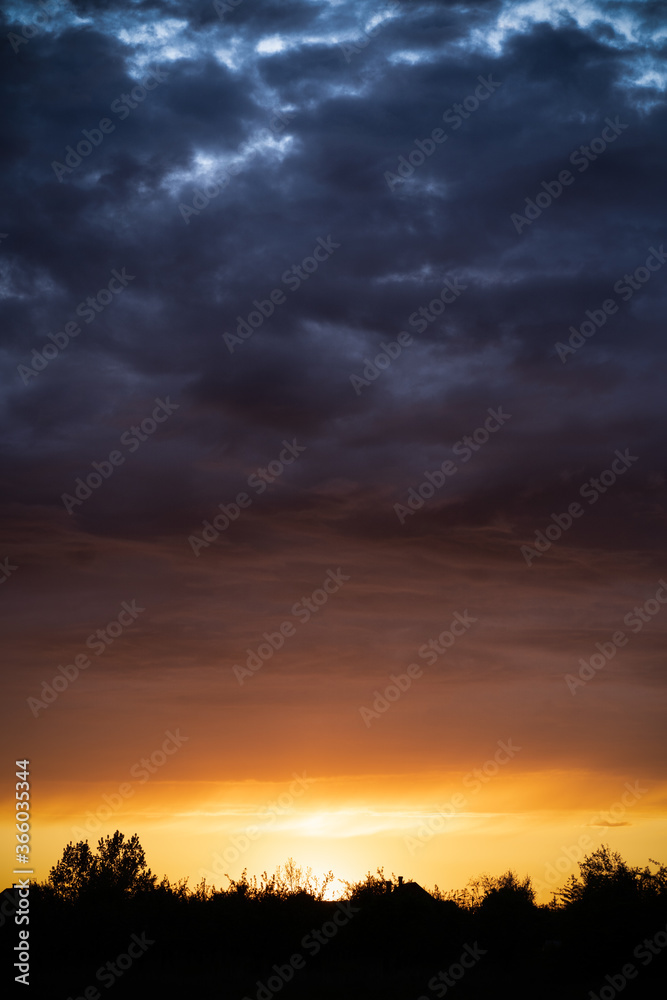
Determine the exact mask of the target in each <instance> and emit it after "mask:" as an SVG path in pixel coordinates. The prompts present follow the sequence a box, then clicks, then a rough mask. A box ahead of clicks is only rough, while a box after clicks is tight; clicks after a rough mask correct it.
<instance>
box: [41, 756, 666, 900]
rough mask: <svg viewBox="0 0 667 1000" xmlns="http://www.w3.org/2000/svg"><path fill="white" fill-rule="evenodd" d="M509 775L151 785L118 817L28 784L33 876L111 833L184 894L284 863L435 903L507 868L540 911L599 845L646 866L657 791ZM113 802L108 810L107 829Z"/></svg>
mask: <svg viewBox="0 0 667 1000" xmlns="http://www.w3.org/2000/svg"><path fill="white" fill-rule="evenodd" d="M509 766H510V764H508V765H507V766H506V772H505V773H503V772H499V774H498V775H497V776H496V777H495V778H494V779H492V780H489V782H488V784H486V785H485V786H484V787H481V788H479V789H477V790H475V789H474V788H473V789H471V788H465V787H464V786H463V785H462V780H463V779H464V778H465V777H466V775H465V774H464V773H456V774H454V773H452V774H449V775H422V774H401V775H384V776H369V775H355V776H335V777H330V778H314V779H312V784H309V785H307V787H305V788H303V789H302V791H301V794H299V795H293V794H292V795H291V793H290V791H289V789H290V788H292V789H293V790H294V791H296V789H297V788H298V787H299V786H298V784H297V783H296V782H295V779H294V778H292V777H291V776H288V779H287V780H286V781H285V782H280V783H278V782H257V781H244V782H227V783H222V782H193V783H190V784H188V785H187V786H185V785H184V784H183V783H181V782H169V781H159V780H153V781H152V782H146V783H145V784H144V785H143V786H139V787H138V788H136V790H135V794H133V795H131V796H127V797H126V798H125V799H123V801H122V803H121V804H120V805H119V804H118V799H121V798H122V796H120V795H119V792H118V788H114V787H113V786H109V785H102V784H91V783H81V784H80V785H77V786H74V785H73V784H71V783H62V784H60V785H57V784H54V785H53V787H48V788H47V787H41V788H40V783H39V782H37V783H36V790H35V802H36V803H37V802H38V803H39V805H38V808H39V814H40V819H39V823H37V824H35V828H34V829H35V833H34V842H33V852H34V857H36V858H38V859H39V864H38V868H37V871H36V877H37V878H45V877H46V875H47V874H48V870H49V868H50V867H51V865H52V864H54V863H55V862H56V861H57V860H58V858H59V857H60V855H61V853H62V849H63V847H64V846H65V844H66V843H68V842H69V841H70V840H71V841H74V842H76V841H78V840H85V839H87V840H88V841H89V843H91V845H93V844H96V843H97V840H98V839H99V837H101V836H105V835H107V834H111V833H113V831H114V830H116V829H120V830H121V831H122V832H124V833H126V835H130V834H132V833H134V832H138V833H139V836H140V840H141V843H142V845H143V846H144V848H145V850H146V855H147V860H148V863H149V866H150V867H151V869H152V870H153V872H154V873H155V874H157V875H158V877H162V875H163V874H165V873H166V874H167V875H168V877H169V878H170V879H171V880H172V881H177V880H178V879H180V878H183V877H188V879H189V885H190V887H193V886H194V885H196V884H197V883H198V882H200V881H201V879H202V878H205V879H206V881H207V883H208V884H214V885H215V886H216V887H217V888H226V886H227V885H228V880H227V879H226V878H225V875H229V876H230V877H231V878H234V879H237V878H238V877H239V876H240V875H241V873H242V871H243V870H244V869H246V868H247V870H248V875H249V876H250V877H252V876H253V875H256V876H258V877H259V876H261V874H262V872H264V871H266V872H268V873H269V874H271V873H273V872H274V871H275V869H276V868H277V866H278V865H284V863H285V861H286V859H287V858H288V857H293V858H294V860H295V862H296V863H297V864H298V865H300V866H301V867H302V868H304V869H306V868H307V867H310V868H312V870H313V874H314V875H316V876H318V877H321V876H322V874H323V873H325V872H327V871H328V870H329V869H331V870H333V873H334V876H335V877H336V881H335V882H334V883H333V886H332V888H331V889H330V894H331V893H334V894H338V893H340V892H341V891H343V889H344V886H343V884H342V883H343V882H345V881H348V882H356V881H359V880H360V879H362V878H363V877H364V876H365V874H366V872H367V871H371V872H372V873H375V871H376V869H377V868H378V867H380V868H383V869H384V872H385V875H386V876H387V877H390V876H391V874H392V873H395V874H396V875H399V874H400V875H403V876H404V877H405V878H406V879H414V880H415V881H418V882H420V883H421V884H422V885H424V887H425V888H427V889H433V887H434V885H435V884H437V885H438V886H439V888H440V889H441V890H444V891H448V890H453V889H461V888H463V887H464V886H465V884H466V883H467V882H468V880H469V879H470V878H471V877H474V876H475V875H479V874H481V873H482V872H487V873H489V874H492V875H500V874H502V873H503V872H504V871H506V870H507V869H508V868H511V869H513V870H515V871H516V872H517V874H519V875H520V876H521V877H523V876H524V875H526V874H529V875H530V876H531V877H532V879H533V883H534V886H535V887H536V889H537V890H538V891H537V898H538V902H542V903H544V902H548V901H549V899H550V898H551V891H552V889H554V888H556V887H557V886H559V885H562V884H563V883H564V881H565V879H566V878H567V877H568V876H569V875H570V874H576V873H577V872H578V867H577V865H576V860H577V858H578V857H583V854H585V853H588V854H589V853H591V851H592V850H594V849H595V848H596V847H598V846H599V845H600V844H601V843H609V844H610V846H611V848H612V849H613V850H618V851H619V852H620V853H621V854H622V856H623V857H624V858H625V859H626V860H627V861H628V862H629V863H631V864H637V865H642V866H643V865H644V864H646V863H647V861H648V858H649V856H651V857H653V856H654V854H655V844H656V842H658V841H659V839H660V831H661V827H662V823H663V819H662V817H663V816H664V808H665V803H666V802H667V784H666V783H658V782H641V781H640V782H637V781H635V782H629V781H628V780H627V779H625V778H624V777H623V776H622V775H621V776H618V777H612V776H609V777H607V778H606V779H605V780H601V779H600V776H599V775H595V774H590V773H587V772H583V771H582V772H570V773H568V772H542V773H529V772H526V773H523V772H520V771H519V770H518V769H516V770H515V773H514V774H512V773H509ZM302 777H303V776H302ZM306 780H307V779H306ZM470 784H472V783H470ZM104 796H107V799H106V801H105V798H104ZM289 797H291V798H292V802H291V803H290V802H288V798H289ZM462 798H463V800H464V801H463V802H462ZM109 802H110V803H111V805H113V806H117V808H114V811H113V813H112V814H111V815H110V816H108V818H106V819H105V818H104V817H106V816H107V813H108V812H110V811H111V805H109V804H108V803H109ZM584 802H586V803H587V806H586V807H584V805H583V803H584ZM510 803H511V804H510ZM457 806H461V808H457ZM94 813H97V814H98V817H95V815H94ZM658 860H661V859H660V858H658ZM663 860H664V859H663Z"/></svg>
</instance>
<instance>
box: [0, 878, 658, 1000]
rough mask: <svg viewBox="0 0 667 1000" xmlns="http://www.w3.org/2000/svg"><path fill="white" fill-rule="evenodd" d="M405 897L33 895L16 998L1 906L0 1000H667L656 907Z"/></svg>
mask: <svg viewBox="0 0 667 1000" xmlns="http://www.w3.org/2000/svg"><path fill="white" fill-rule="evenodd" d="M402 890H405V891H402ZM402 890H396V889H395V890H394V891H392V892H390V893H388V894H387V895H386V896H383V897H382V896H375V897H372V898H368V899H366V900H364V899H357V900H356V901H355V902H354V903H349V902H347V903H340V904H337V903H330V902H322V901H318V900H317V899H314V898H312V897H310V896H308V895H306V894H298V895H296V896H292V897H288V898H283V899H281V898H266V899H249V898H245V897H244V896H242V895H239V894H233V893H220V894H217V895H215V896H213V897H212V898H209V899H198V898H196V897H194V896H192V895H191V896H189V897H188V896H181V897H180V898H179V897H177V896H175V895H170V894H168V893H165V894H162V895H161V894H159V893H152V894H150V895H148V896H146V897H143V898H142V897H137V898H134V899H128V900H118V899H113V898H109V899H108V900H106V901H103V900H101V899H99V898H97V899H95V900H88V901H81V900H80V901H79V902H77V903H76V904H68V903H65V902H64V901H63V900H60V899H57V898H55V897H53V896H50V895H49V894H46V893H41V892H40V891H39V889H38V887H35V888H34V891H33V892H31V899H30V924H29V932H30V938H29V940H30V953H31V961H30V967H31V973H30V986H29V987H25V986H19V985H17V984H14V982H13V977H14V975H15V971H11V966H12V963H13V961H15V960H16V955H15V954H14V957H13V958H12V959H9V954H10V953H11V952H12V950H13V947H14V945H16V944H17V943H18V930H19V927H18V926H16V924H15V923H14V919H13V916H12V915H11V913H10V912H8V911H11V910H12V908H13V902H12V898H11V896H8V895H7V894H5V895H4V896H3V902H4V903H5V905H4V908H3V922H2V928H1V931H0V934H1V935H2V945H3V963H2V964H3V983H2V989H3V994H4V992H5V983H6V984H7V986H8V987H9V989H8V993H9V994H10V995H12V996H13V995H22V996H26V997H33V998H39V1000H41V998H42V997H43V998H49V1000H67V998H71V1000H76V998H78V997H85V998H86V1000H98V998H100V997H105V998H106V997H110V998H111V1000H114V998H116V997H118V998H121V997H142V998H151V997H160V998H162V997H164V998H172V997H173V998H179V1000H180V998H183V997H187V998H189V997H202V998H225V1000H227V998H230V1000H243V998H247V1000H273V997H276V996H279V997H281V998H285V1000H334V998H336V1000H341V998H345V1000H356V998H359V1000H361V998H364V1000H370V998H386V1000H394V998H396V1000H432V998H437V997H445V996H446V997H451V998H453V1000H464V998H480V1000H481V998H485V1000H486V998H491V997H494V998H495V997H500V998H504V997H508V998H509V997H512V998H515V1000H522V998H524V997H525V998H530V1000H551V998H554V1000H555V998H558V1000H564V998H567V1000H570V998H572V1000H576V998H579V997H581V998H582V1000H583V998H586V1000H592V998H594V997H597V998H600V1000H613V998H614V997H616V996H618V995H619V994H623V997H624V1000H625V998H627V1000H635V998H651V1000H654V998H655V1000H658V998H663V997H664V996H667V991H666V990H665V987H666V986H667V960H666V958H665V956H666V955H667V912H666V908H665V905H664V902H662V903H661V902H653V903H652V904H651V905H650V906H646V905H642V906H638V905H636V904H633V905H623V903H622V902H618V901H617V902H609V903H606V904H605V903H604V902H603V903H602V904H601V903H600V902H599V901H598V903H597V904H596V905H595V906H593V907H590V906H588V907H586V906H580V907H577V906H570V907H566V908H562V909H549V908H547V907H536V906H534V905H532V904H531V905H524V904H522V905H508V904H507V902H506V901H505V902H503V901H497V905H495V906H494V905H486V906H485V907H482V908H477V909H475V910H471V909H468V908H463V907H459V906H457V905H456V904H455V903H453V902H451V901H442V900H436V899H433V898H432V897H428V896H427V895H426V894H425V893H424V894H423V895H422V894H420V893H414V894H413V893H411V891H410V889H409V886H408V885H406V886H403V887H402ZM7 901H8V902H7ZM440 973H442V976H440ZM591 991H592V997H591Z"/></svg>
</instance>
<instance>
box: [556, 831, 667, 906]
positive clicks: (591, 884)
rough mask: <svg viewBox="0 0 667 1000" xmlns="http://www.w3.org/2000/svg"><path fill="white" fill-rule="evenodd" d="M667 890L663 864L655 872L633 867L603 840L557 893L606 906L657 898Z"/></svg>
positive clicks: (568, 899)
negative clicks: (577, 872) (576, 873)
mask: <svg viewBox="0 0 667 1000" xmlns="http://www.w3.org/2000/svg"><path fill="white" fill-rule="evenodd" d="M652 864H655V865H658V862H657V861H653V862H652ZM666 890H667V868H665V866H664V865H658V871H657V872H654V873H652V872H651V870H650V868H649V867H648V866H647V867H646V868H638V867H632V866H630V865H628V864H627V863H626V862H625V861H624V860H623V858H622V857H621V855H620V854H619V853H618V852H617V851H611V850H610V849H609V845H608V844H602V845H601V846H600V847H598V849H597V850H596V851H593V852H592V854H589V855H587V856H586V857H585V858H584V859H583V861H580V862H579V875H578V876H576V875H571V876H570V877H569V879H568V880H567V882H566V883H565V885H564V886H563V888H562V889H559V890H557V891H556V892H555V893H554V896H555V897H556V898H557V899H558V900H559V901H560V902H561V903H564V904H566V905H571V904H579V905H581V904H583V905H595V906H605V905H607V904H613V905H615V904H618V903H622V902H632V901H639V900H640V899H649V898H656V897H659V896H660V895H661V894H663V893H665V891H666Z"/></svg>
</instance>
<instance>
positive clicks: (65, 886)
mask: <svg viewBox="0 0 667 1000" xmlns="http://www.w3.org/2000/svg"><path fill="white" fill-rule="evenodd" d="M155 883H156V876H155V875H153V873H152V872H151V871H150V869H149V868H148V865H147V864H146V855H145V853H144V849H143V847H142V846H141V844H140V843H139V836H138V834H136V833H135V834H133V835H132V836H131V837H130V838H129V840H125V835H124V834H123V833H121V832H120V831H119V830H116V832H115V833H114V834H113V836H111V837H101V838H100V840H99V841H98V844H97V853H96V854H94V853H93V852H92V851H91V849H90V847H89V846H88V841H87V840H86V841H83V840H81V841H79V842H78V843H77V844H72V843H71V841H70V843H69V844H68V845H67V847H66V848H65V849H64V851H63V855H62V858H61V859H60V861H58V863H57V864H56V865H54V867H53V868H52V869H51V871H50V872H49V877H48V880H47V884H48V885H49V886H50V888H51V889H52V890H53V891H54V892H55V893H56V894H57V895H58V896H60V897H61V898H62V899H66V900H68V901H70V902H75V901H77V900H79V899H82V898H83V897H84V896H89V895H90V896H110V895H112V896H120V897H124V896H134V895H136V894H138V893H141V892H147V891H150V890H152V889H155Z"/></svg>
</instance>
